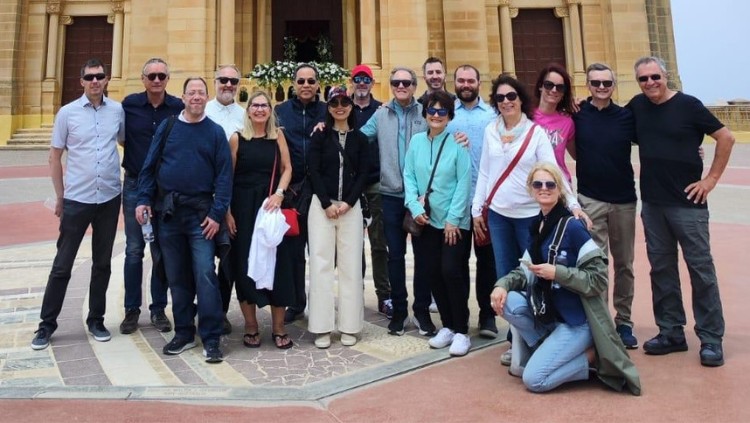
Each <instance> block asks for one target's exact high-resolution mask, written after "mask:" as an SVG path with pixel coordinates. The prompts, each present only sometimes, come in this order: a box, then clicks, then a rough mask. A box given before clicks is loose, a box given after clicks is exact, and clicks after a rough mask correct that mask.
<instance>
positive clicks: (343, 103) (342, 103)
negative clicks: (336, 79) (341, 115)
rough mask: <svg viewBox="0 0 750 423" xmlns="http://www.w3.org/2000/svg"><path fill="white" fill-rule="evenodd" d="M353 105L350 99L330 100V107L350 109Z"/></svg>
mask: <svg viewBox="0 0 750 423" xmlns="http://www.w3.org/2000/svg"><path fill="white" fill-rule="evenodd" d="M351 105H352V101H351V100H350V99H349V97H341V98H334V99H333V100H328V107H349V106H351Z"/></svg>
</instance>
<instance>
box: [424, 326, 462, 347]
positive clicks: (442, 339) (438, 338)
mask: <svg viewBox="0 0 750 423" xmlns="http://www.w3.org/2000/svg"><path fill="white" fill-rule="evenodd" d="M455 335H456V332H453V331H452V330H450V329H448V328H442V329H440V330H439V331H438V333H437V335H435V336H433V337H432V338H430V339H429V340H428V341H427V343H428V344H429V345H430V348H445V347H447V346H448V345H450V344H451V342H452V341H453V337H454V336H455Z"/></svg>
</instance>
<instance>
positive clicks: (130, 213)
mask: <svg viewBox="0 0 750 423" xmlns="http://www.w3.org/2000/svg"><path fill="white" fill-rule="evenodd" d="M137 203H138V178H133V177H129V176H126V177H125V181H124V183H123V185H122V217H123V218H124V220H125V267H124V268H123V277H124V279H125V310H134V309H140V308H141V303H142V301H143V299H142V295H141V294H142V292H143V289H142V288H141V285H142V283H143V252H144V250H145V248H146V241H144V240H143V233H142V232H141V225H140V224H138V221H137V220H135V208H136V206H137V205H138V204H137ZM151 223H152V224H153V225H154V233H156V232H158V229H157V226H158V219H152V222H151ZM149 248H150V249H151V261H152V263H154V264H155V263H157V261H158V260H159V258H160V257H161V248H159V238H158V237H157V238H156V239H155V240H154V242H152V243H150V246H149ZM160 276H161V275H159V272H158V271H157V269H156V267H153V266H152V268H151V301H152V303H151V305H150V306H149V309H150V310H151V312H152V313H153V312H154V311H164V308H165V307H166V306H167V288H168V285H167V282H166V281H164V280H162V278H161V277H160Z"/></svg>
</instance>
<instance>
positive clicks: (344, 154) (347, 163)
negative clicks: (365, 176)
mask: <svg viewBox="0 0 750 423" xmlns="http://www.w3.org/2000/svg"><path fill="white" fill-rule="evenodd" d="M329 138H330V137H329ZM347 138H348V135H347ZM333 144H335V145H336V148H338V150H339V154H341V157H343V158H344V164H345V165H346V166H347V167H348V168H349V170H350V171H351V172H352V176H355V175H356V172H355V171H354V166H352V162H350V161H349V156H347V155H346V151H344V147H342V146H341V143H340V142H338V141H336V140H333Z"/></svg>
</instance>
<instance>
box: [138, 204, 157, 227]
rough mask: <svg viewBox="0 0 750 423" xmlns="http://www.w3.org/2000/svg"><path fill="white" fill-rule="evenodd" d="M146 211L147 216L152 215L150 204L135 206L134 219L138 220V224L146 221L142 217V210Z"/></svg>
mask: <svg viewBox="0 0 750 423" xmlns="http://www.w3.org/2000/svg"><path fill="white" fill-rule="evenodd" d="M144 211H145V212H147V213H148V217H149V218H151V216H153V215H152V214H151V206H138V207H136V208H135V220H137V221H138V224H139V225H143V224H144V223H146V219H144V218H143V212H144Z"/></svg>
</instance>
